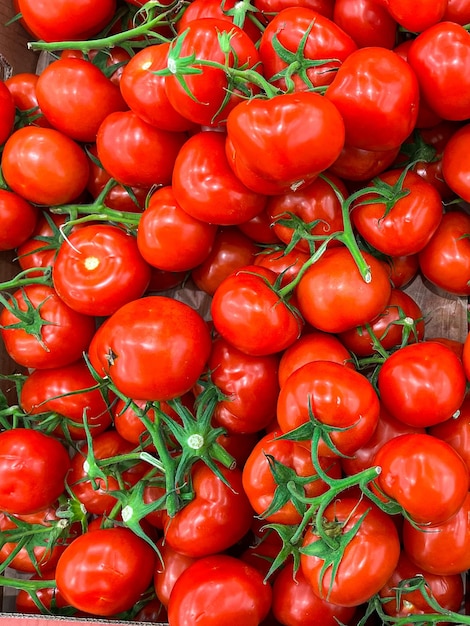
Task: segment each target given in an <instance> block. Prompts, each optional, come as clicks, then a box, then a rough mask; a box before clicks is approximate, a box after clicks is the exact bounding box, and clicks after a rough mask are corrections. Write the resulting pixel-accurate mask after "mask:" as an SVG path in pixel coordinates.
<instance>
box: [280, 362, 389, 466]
mask: <svg viewBox="0 0 470 626" xmlns="http://www.w3.org/2000/svg"><path fill="white" fill-rule="evenodd" d="M309 407H311V411H312V412H313V415H314V416H315V419H316V420H318V421H319V422H321V423H323V424H326V425H328V426H334V427H337V428H346V430H342V431H341V430H338V431H332V432H330V433H329V434H330V437H331V440H332V442H333V444H334V446H335V447H336V448H337V450H339V452H340V453H341V454H347V455H351V454H353V453H354V452H355V451H356V450H358V449H359V448H360V447H361V446H362V445H364V444H366V443H367V441H368V440H369V439H370V437H371V436H372V434H373V432H374V430H375V428H376V426H377V421H378V419H379V399H378V397H377V394H376V392H375V390H374V388H373V386H372V384H371V383H370V382H369V380H368V379H367V378H366V377H365V376H363V375H362V374H360V373H359V372H357V371H355V370H353V369H350V368H349V367H346V365H341V364H340V363H335V362H333V361H312V362H310V363H306V364H305V365H303V366H302V367H299V368H298V369H297V370H295V371H294V372H293V373H292V374H291V375H290V376H289V378H288V379H287V380H286V381H285V383H284V384H283V385H282V387H281V391H280V393H279V396H278V401H277V419H278V423H279V426H280V427H281V430H282V431H283V432H284V433H287V432H289V431H291V430H294V429H295V428H297V427H299V426H301V425H302V424H305V423H307V422H308V421H309V420H310V417H309ZM318 453H319V454H320V455H321V456H335V453H334V452H332V451H331V450H330V449H329V448H328V447H327V445H326V443H325V442H324V441H323V440H321V441H320V444H319V447H318Z"/></svg>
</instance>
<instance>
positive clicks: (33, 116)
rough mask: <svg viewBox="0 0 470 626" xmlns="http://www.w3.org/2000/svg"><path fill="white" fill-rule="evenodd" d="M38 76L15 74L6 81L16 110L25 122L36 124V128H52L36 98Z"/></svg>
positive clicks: (25, 73) (23, 73) (30, 73)
mask: <svg viewBox="0 0 470 626" xmlns="http://www.w3.org/2000/svg"><path fill="white" fill-rule="evenodd" d="M38 79H39V76H38V74H34V73H33V72H19V73H18V74H13V76H10V78H7V79H6V80H5V85H6V86H7V87H8V90H9V91H10V93H11V95H12V96H13V101H14V103H15V106H16V108H17V109H18V111H19V112H20V113H21V118H22V120H23V122H26V123H27V124H34V126H46V127H47V126H50V124H49V122H48V121H47V120H46V118H45V117H44V115H43V114H42V111H41V109H40V108H39V105H38V99H37V96H36V84H37V82H38Z"/></svg>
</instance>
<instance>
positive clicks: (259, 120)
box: [226, 91, 344, 195]
mask: <svg viewBox="0 0 470 626" xmlns="http://www.w3.org/2000/svg"><path fill="white" fill-rule="evenodd" d="M227 133H228V136H227V144H226V151H227V156H228V160H229V163H230V165H231V167H232V169H233V171H234V172H235V174H236V175H237V176H238V177H239V178H240V180H241V181H242V182H243V183H244V184H245V185H246V186H247V187H249V188H250V189H253V190H254V191H257V192H258V193H265V194H269V195H272V194H278V193H285V192H287V191H290V190H294V191H295V190H296V189H298V188H302V187H305V186H307V185H308V184H309V183H311V182H312V181H313V180H315V178H316V177H317V176H318V174H320V173H321V172H323V171H324V170H326V169H327V168H328V167H330V165H332V164H333V163H334V162H335V160H336V159H337V158H338V156H339V155H340V152H341V150H342V149H343V145H344V124H343V120H342V117H341V115H340V113H339V112H338V109H337V108H336V106H334V105H332V103H331V102H329V101H328V100H327V99H326V98H324V97H323V96H321V95H320V94H318V93H315V92H311V91H310V92H299V93H290V94H282V95H279V96H274V97H273V98H270V99H269V100H263V99H261V98H252V99H251V100H245V101H244V102H241V103H240V104H238V105H237V106H236V107H235V108H234V109H233V110H232V111H231V112H230V114H229V116H228V119H227ZM287 137H288V138H289V141H288V142H287V141H286V138H287ZM267 154H270V155H272V158H270V159H266V155H267Z"/></svg>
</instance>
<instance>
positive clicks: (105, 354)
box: [89, 296, 211, 401]
mask: <svg viewBox="0 0 470 626" xmlns="http://www.w3.org/2000/svg"><path fill="white" fill-rule="evenodd" d="M210 349H211V337H210V334H209V329H208V326H207V324H206V322H205V321H204V320H203V318H202V317H201V316H200V315H199V313H197V311H195V310H194V309H192V308H191V307H190V306H189V305H187V304H184V303H183V302H179V301H177V300H173V299H172V298H168V297H165V296H146V297H144V298H140V299H138V300H133V301H132V302H129V303H127V304H125V305H124V306H122V307H121V308H120V309H118V310H117V311H116V313H114V314H113V315H111V316H110V317H108V318H107V320H105V322H104V323H103V324H102V325H101V326H100V327H99V329H98V330H97V332H96V334H95V336H94V338H93V340H92V342H91V344H90V349H89V356H90V360H91V363H92V365H93V367H94V368H95V369H96V371H97V372H98V374H100V375H106V376H109V377H110V379H111V381H112V382H113V383H114V384H115V385H116V387H117V388H118V389H119V390H120V391H121V393H123V394H124V395H126V396H128V397H129V398H134V399H135V400H149V401H152V400H169V399H172V398H176V397H177V396H181V395H182V394H184V393H186V392H187V391H189V390H190V389H192V387H193V385H194V384H195V383H196V381H197V379H198V378H199V376H200V375H201V374H202V372H203V370H204V368H205V366H206V362H207V358H208V357H209V353H210ZM110 354H112V355H113V357H112V359H110V358H109V355H110Z"/></svg>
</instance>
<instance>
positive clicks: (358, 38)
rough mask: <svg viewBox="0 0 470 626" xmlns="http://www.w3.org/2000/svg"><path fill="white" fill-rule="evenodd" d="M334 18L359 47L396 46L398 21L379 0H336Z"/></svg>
mask: <svg viewBox="0 0 470 626" xmlns="http://www.w3.org/2000/svg"><path fill="white" fill-rule="evenodd" d="M333 20H334V22H335V23H336V24H338V26H339V27H340V28H342V29H343V30H344V31H345V32H346V33H348V35H349V36H350V37H352V39H353V40H354V41H355V42H356V44H357V46H358V48H366V47H369V46H381V47H382V48H389V49H392V48H393V47H394V46H395V42H396V38H397V30H398V25H397V22H396V21H395V20H394V19H393V17H392V16H391V15H390V13H389V12H388V11H387V9H386V8H385V7H384V6H382V3H381V2H377V0H359V1H358V0H336V2H335V3H334V11H333Z"/></svg>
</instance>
